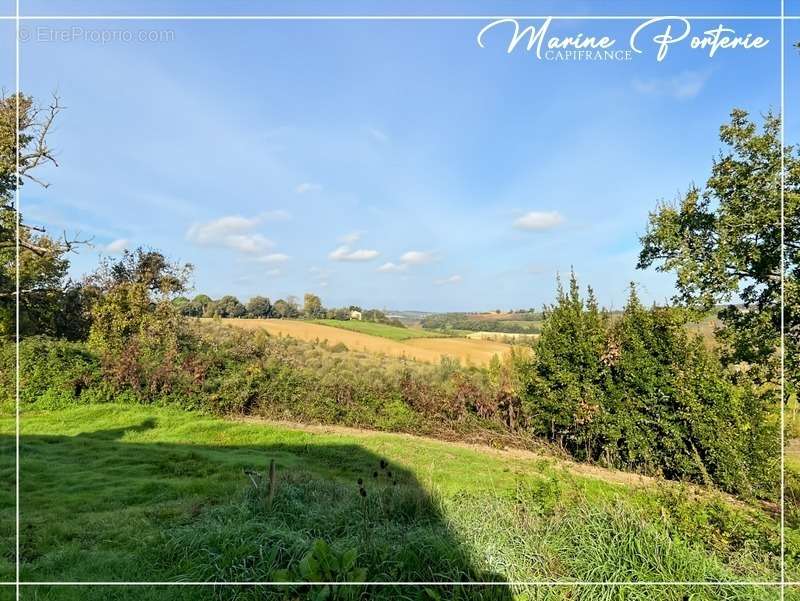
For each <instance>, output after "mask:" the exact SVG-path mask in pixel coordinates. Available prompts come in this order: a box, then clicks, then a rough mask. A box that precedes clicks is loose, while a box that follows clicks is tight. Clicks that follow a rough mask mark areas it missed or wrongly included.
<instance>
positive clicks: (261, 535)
mask: <svg viewBox="0 0 800 601" xmlns="http://www.w3.org/2000/svg"><path fill="white" fill-rule="evenodd" d="M156 426H157V424H156V422H155V421H154V420H145V421H143V422H141V423H138V424H135V425H131V426H130V427H125V428H117V429H109V430H100V431H95V432H85V433H81V434H79V435H76V436H52V435H24V436H23V437H22V440H21V456H22V466H21V471H22V478H21V503H22V512H21V523H20V528H21V560H22V574H23V580H25V581H40V582H41V581H50V582H52V581H84V582H86V581H123V582H124V581H136V582H147V581H201V582H206V581H208V582H212V581H214V582H254V581H256V582H276V581H278V582H281V581H287V580H288V581H292V582H311V581H322V582H329V581H337V582H344V581H353V580H355V581H369V582H442V583H447V582H487V583H488V582H494V583H501V582H503V578H502V577H501V576H500V575H498V574H495V573H491V572H488V571H486V570H485V569H482V568H481V567H480V566H479V565H478V562H477V561H476V558H474V557H472V556H471V555H470V552H469V550H468V549H466V548H464V546H463V545H462V544H461V543H460V542H459V540H458V537H457V535H456V534H455V533H454V532H453V531H452V529H451V528H450V526H449V525H448V524H447V521H446V520H445V519H444V516H443V512H442V510H441V508H440V506H439V503H438V501H437V498H436V497H435V496H434V495H431V494H430V492H428V491H427V490H426V488H425V487H423V486H422V485H421V484H420V482H418V481H417V479H416V478H415V476H414V475H413V474H412V473H411V472H409V471H407V470H405V469H403V468H400V467H399V466H397V465H395V464H394V463H393V462H392V461H391V458H384V457H379V456H377V455H375V454H373V453H371V452H368V451H366V450H364V449H363V448H361V447H360V446H357V445H353V444H341V445H338V444H325V445H315V444H300V445H298V444H285V443H280V442H276V443H275V444H270V445H264V444H253V445H228V444H226V443H225V441H224V440H220V441H219V446H216V445H193V444H168V443H159V442H153V443H148V442H142V441H141V440H139V441H137V440H136V439H137V438H139V439H140V438H142V436H141V435H142V433H146V432H147V431H148V430H151V429H153V428H155V427H156ZM144 437H145V438H146V435H145V436H144ZM126 438H128V439H132V440H127V441H126V440H125V439H126ZM0 444H3V445H4V446H7V445H8V444H9V441H8V440H4V441H0ZM10 444H11V445H13V440H12V441H11V442H10ZM271 460H274V461H275V464H276V467H277V469H276V478H275V486H274V496H273V498H272V499H271V500H270V498H269V495H268V493H267V492H266V490H265V487H260V488H258V489H257V488H256V487H255V486H254V484H253V483H252V482H251V479H250V478H249V477H248V476H247V475H246V474H245V470H256V471H258V472H261V474H260V475H258V476H254V478H253V479H255V480H256V482H257V483H259V484H260V479H261V477H262V476H263V474H264V473H266V472H267V471H268V467H267V465H268V463H269V462H270V461H271ZM12 461H13V458H12ZM318 541H324V543H320V542H318ZM11 561H12V562H13V558H11ZM211 591H213V596H211ZM322 592H324V591H322V589H320V588H315V589H312V588H310V587H304V586H292V587H287V586H274V587H273V586H268V587H259V588H241V589H239V588H236V589H231V588H217V589H209V588H200V589H198V588H193V587H170V588H165V589H159V591H158V596H157V597H156V596H153V595H155V594H156V592H155V591H151V592H148V591H146V590H139V591H138V592H137V591H135V590H131V589H100V590H97V589H83V590H82V591H81V589H68V588H62V589H47V588H41V589H40V588H36V589H27V592H26V594H25V595H24V598H27V599H73V598H74V599H78V598H82V599H83V598H91V599H94V598H97V599H100V598H102V599H106V598H109V599H111V598H119V599H129V598H130V599H150V598H159V599H205V598H217V599H256V598H257V599H266V598H275V599H297V598H315V597H314V595H316V594H318V593H322ZM328 592H329V593H330V594H331V595H330V596H328V597H324V596H323V597H320V598H330V599H360V598H377V597H380V598H392V599H395V598H407V599H436V598H442V599H445V598H446V599H454V598H463V599H491V600H506V599H511V598H512V595H511V593H510V590H509V588H508V587H507V586H504V585H499V586H490V587H489V586H487V587H485V588H484V587H480V588H477V587H470V588H468V589H462V588H457V587H456V588H447V587H445V588H442V587H436V586H433V587H429V589H428V590H425V589H424V588H403V589H395V588H392V587H385V586H384V587H372V588H365V587H353V586H348V587H336V588H335V589H330V590H329V591H328ZM109 595H110V596H109Z"/></svg>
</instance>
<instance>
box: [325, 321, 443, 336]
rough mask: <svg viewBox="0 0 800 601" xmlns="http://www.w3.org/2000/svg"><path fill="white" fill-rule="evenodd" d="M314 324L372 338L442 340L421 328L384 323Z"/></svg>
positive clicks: (332, 322)
mask: <svg viewBox="0 0 800 601" xmlns="http://www.w3.org/2000/svg"><path fill="white" fill-rule="evenodd" d="M314 323H319V324H322V325H326V326H332V327H334V328H341V329H342V330H350V331H352V332H361V333H362V334H369V335H370V336H380V337H381V338H388V339H389V340H398V341H402V340H411V339H412V338H441V337H442V335H441V334H437V333H434V332H426V331H425V330H423V329H420V328H398V327H397V326H390V325H386V324H383V323H374V322H371V321H358V320H350V321H342V320H338V319H316V320H314Z"/></svg>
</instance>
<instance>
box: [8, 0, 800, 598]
mask: <svg viewBox="0 0 800 601" xmlns="http://www.w3.org/2000/svg"><path fill="white" fill-rule="evenodd" d="M797 1H798V2H800V0H797ZM20 2H21V0H15V11H16V14H15V15H13V16H11V15H0V21H9V20H13V21H14V22H15V34H16V40H15V54H16V56H15V58H16V60H15V63H16V65H15V88H16V94H17V98H18V97H19V93H20V31H21V28H20V26H21V23H22V22H23V21H492V20H496V19H501V18H511V19H528V20H543V19H548V18H549V19H552V20H554V21H569V20H589V21H646V20H649V19H653V18H656V17H670V16H673V17H674V16H675V15H612V16H599V15H29V16H23V15H22V14H21V13H20ZM785 2H786V0H780V15H775V16H770V15H751V16H744V15H696V16H683V18H685V19H688V20H689V21H692V20H695V21H716V20H725V21H732V20H736V21H779V22H780V115H781V130H780V140H781V190H780V204H781V208H780V212H781V252H780V265H781V335H780V365H781V380H780V395H781V414H780V425H781V432H780V444H781V461H780V465H781V484H780V485H781V492H780V539H781V551H780V580H777V581H764V580H761V581H746V580H741V581H679V580H676V581H647V582H628V581H596V582H593V581H564V580H538V581H537V580H534V581H513V582H511V581H502V582H345V583H342V582H269V581H267V582H260V581H255V582H253V581H251V582H173V581H154V582H115V581H92V582H71V581H22V580H21V578H20V576H21V564H20V519H19V518H20V397H19V392H20V386H19V374H20V355H19V344H18V343H17V344H16V353H15V361H16V378H15V394H16V405H15V439H16V443H15V497H16V512H15V513H16V530H15V542H16V549H15V574H16V580H15V582H2V583H0V587H9V586H15V590H16V599H17V600H19V599H20V593H21V587H44V586H51V587H54V586H65V587H97V586H101V587H171V586H182V587H214V588H220V587H242V588H252V587H256V588H257V587H275V588H285V587H291V586H334V585H335V586H359V587H379V588H384V587H395V586H399V587H405V586H409V587H420V586H429V587H442V588H446V587H447V588H449V587H454V588H455V587H467V588H468V587H491V586H507V587H515V586H517V587H525V586H528V587H545V586H546V587H576V586H577V587H583V586H595V587H597V586H631V587H638V586H644V587H648V586H656V587H671V586H695V587H744V586H747V587H765V588H772V587H780V599H781V601H783V600H784V597H785V591H786V587H787V586H800V581H787V580H786V556H785V554H786V544H785V543H786V538H785V459H786V457H785V455H786V452H785V425H786V423H785V407H784V402H783V397H784V393H785V376H784V366H785V362H784V361H785V334H784V274H785V240H784V233H785V229H784V216H785V215H784V201H785V199H784V193H785V156H784V148H785V122H786V120H785V82H784V79H785V77H784V75H785V54H786V47H785V44H786V39H785V23H786V21H787V20H800V15H786V14H785ZM19 120H20V114H19V103H17V110H16V128H17V132H16V138H17V157H16V190H15V211H16V218H15V223H16V247H15V263H16V291H17V306H16V311H15V319H16V324H15V334H16V340H17V341H18V340H19V285H20V281H19V261H20V246H19V227H20V214H21V207H20V173H19V159H20V153H19V150H20V149H19Z"/></svg>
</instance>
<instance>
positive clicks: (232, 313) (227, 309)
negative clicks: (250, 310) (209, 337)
mask: <svg viewBox="0 0 800 601" xmlns="http://www.w3.org/2000/svg"><path fill="white" fill-rule="evenodd" d="M246 313H247V309H245V306H244V305H243V304H242V303H240V302H239V299H238V298H236V297H235V296H231V295H226V296H223V297H222V298H221V299H219V300H218V301H217V302H216V303H215V306H214V315H215V316H216V315H218V316H219V317H243V316H244V315H245V314H246Z"/></svg>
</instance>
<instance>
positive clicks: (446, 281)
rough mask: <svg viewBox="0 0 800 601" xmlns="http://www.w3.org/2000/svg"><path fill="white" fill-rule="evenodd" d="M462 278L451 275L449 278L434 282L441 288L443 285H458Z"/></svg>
mask: <svg viewBox="0 0 800 601" xmlns="http://www.w3.org/2000/svg"><path fill="white" fill-rule="evenodd" d="M463 279H464V278H462V277H461V276H460V275H457V274H456V275H451V276H450V277H449V278H444V279H443V280H436V282H434V283H435V284H436V285H437V286H443V285H445V284H459V283H461V281H462V280H463Z"/></svg>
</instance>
